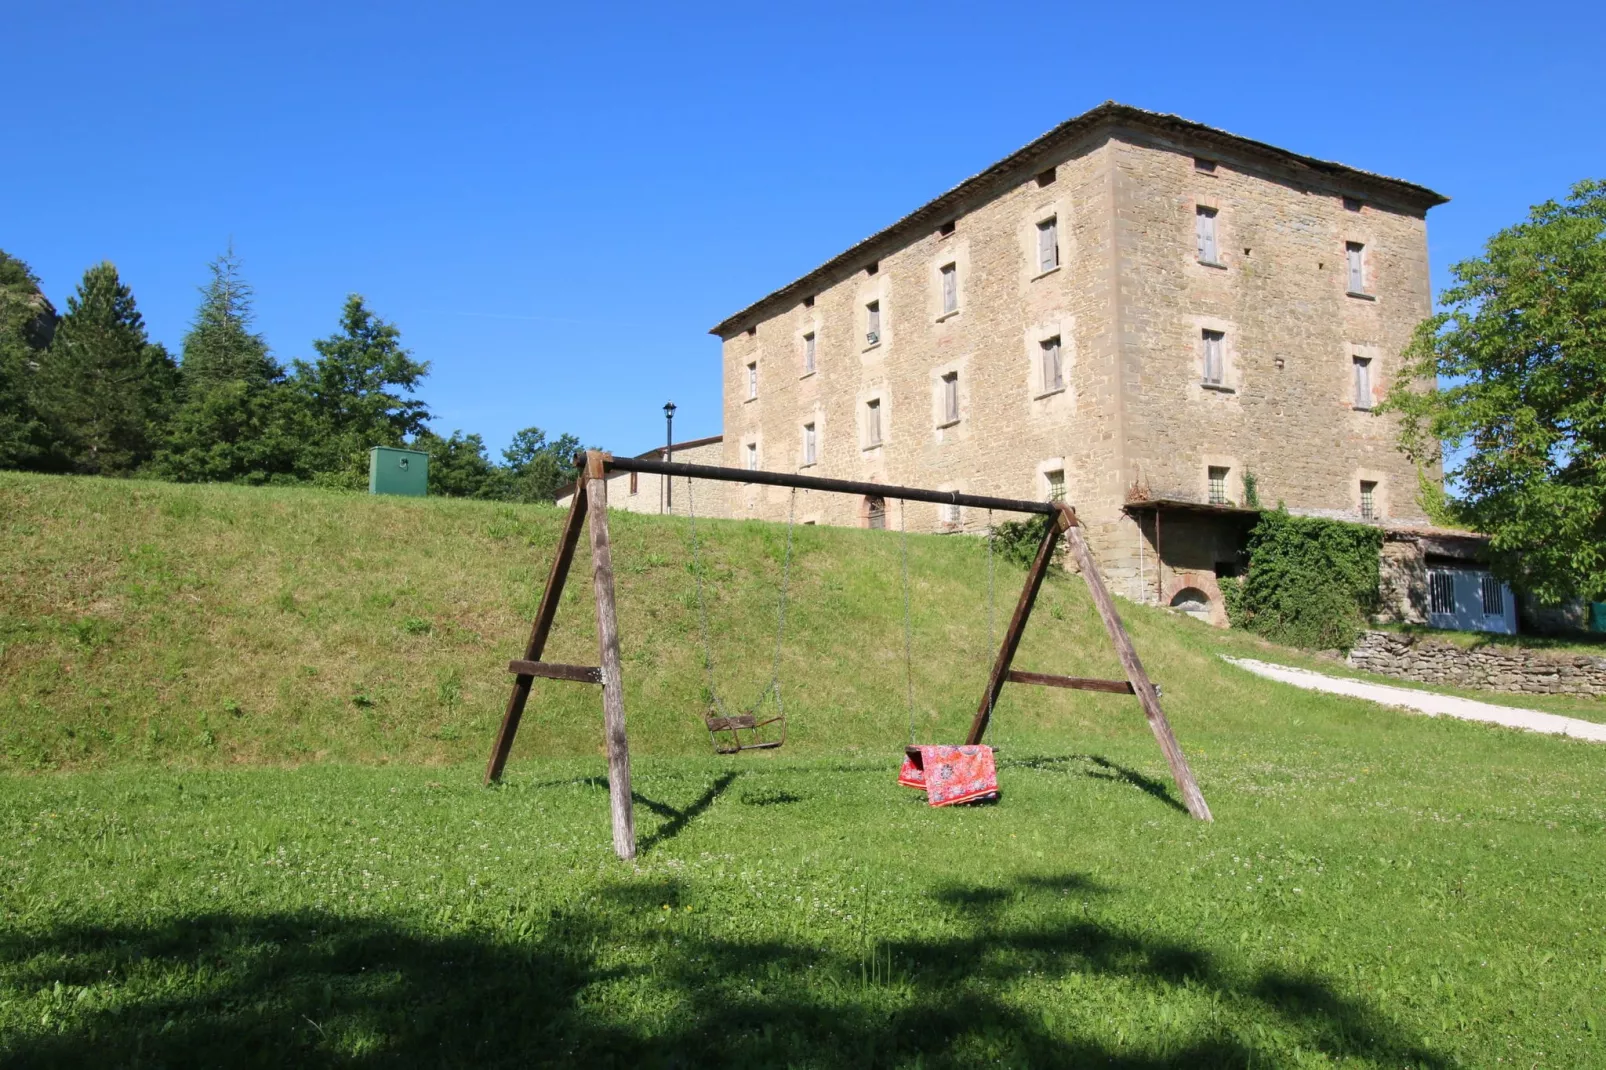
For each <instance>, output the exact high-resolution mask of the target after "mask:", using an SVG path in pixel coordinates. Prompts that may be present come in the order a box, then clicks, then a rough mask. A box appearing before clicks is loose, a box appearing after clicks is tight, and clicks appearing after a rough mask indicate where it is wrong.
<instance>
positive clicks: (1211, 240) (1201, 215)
mask: <svg viewBox="0 0 1606 1070" xmlns="http://www.w3.org/2000/svg"><path fill="white" fill-rule="evenodd" d="M1193 239H1194V245H1195V246H1196V247H1197V252H1198V254H1199V263H1201V264H1216V263H1220V261H1219V260H1218V259H1217V258H1216V210H1215V209H1214V208H1206V207H1204V206H1203V205H1201V206H1200V207H1199V210H1198V212H1197V213H1196V214H1195V215H1194V220H1193Z"/></svg>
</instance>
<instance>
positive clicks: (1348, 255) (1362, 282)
mask: <svg viewBox="0 0 1606 1070" xmlns="http://www.w3.org/2000/svg"><path fill="white" fill-rule="evenodd" d="M1365 250H1366V247H1365V246H1364V245H1362V244H1361V243H1360V242H1358V241H1350V242H1345V243H1344V262H1345V263H1346V264H1347V265H1348V266H1349V292H1350V293H1352V294H1364V293H1365V292H1366V263H1365V259H1364V257H1365Z"/></svg>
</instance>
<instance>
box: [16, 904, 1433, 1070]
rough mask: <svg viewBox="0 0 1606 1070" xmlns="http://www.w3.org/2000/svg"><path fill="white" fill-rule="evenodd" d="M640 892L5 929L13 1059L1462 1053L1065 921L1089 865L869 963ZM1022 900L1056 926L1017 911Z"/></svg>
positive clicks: (347, 1061)
mask: <svg viewBox="0 0 1606 1070" xmlns="http://www.w3.org/2000/svg"><path fill="white" fill-rule="evenodd" d="M659 883H661V884H662V886H661V887H660V886H659ZM638 885H639V886H638ZM619 890H620V891H621V892H622V893H623V894H624V898H623V899H621V900H617V901H616V900H615V898H614V897H612V896H604V897H603V899H602V900H601V901H593V902H592V903H591V905H589V906H587V907H579V908H555V907H547V906H541V907H536V908H532V909H530V910H528V911H527V912H519V911H517V910H515V911H512V912H510V913H509V915H508V916H506V917H505V918H503V917H499V918H497V919H496V923H495V925H494V926H490V925H486V924H484V922H481V923H480V924H479V925H478V926H476V927H474V929H473V930H472V931H470V932H467V933H460V934H453V935H441V934H438V933H430V932H421V931H418V930H417V929H414V928H410V927H408V926H406V925H404V924H400V923H397V922H393V921H388V920H383V919H378V918H344V917H336V916H332V915H329V914H320V913H310V912H309V913H304V914H266V915H247V914H228V913H213V914H201V915H190V916H182V917H174V918H171V919H167V920H165V921H163V922H161V923H159V924H154V925H151V926H148V927H141V926H129V927H120V928H93V927H85V928H63V929H59V930H56V931H53V932H50V933H46V934H43V935H31V936H21V935H15V934H11V935H6V936H0V977H3V978H4V980H5V982H6V984H7V987H8V988H10V989H11V990H12V991H13V992H15V993H38V994H41V995H40V997H39V998H40V999H42V1000H43V1001H45V1002H46V1003H48V1007H45V1008H43V1014H42V1015H40V1014H38V1013H37V1012H35V1011H32V1010H31V1011H30V1014H31V1015H32V1017H30V1018H29V1021H30V1023H33V1022H37V1023H39V1024H37V1025H31V1026H30V1029H29V1030H28V1031H27V1032H23V1031H21V1030H13V1031H12V1033H11V1034H10V1035H8V1036H6V1037H4V1038H0V1064H3V1065H6V1066H19V1067H20V1066H28V1067H39V1066H82V1065H96V1064H105V1065H107V1066H117V1065H136V1064H137V1065H184V1066H230V1067H233V1066H247V1065H297V1066H413V1065H417V1066H466V1065H472V1066H492V1065H509V1066H527V1065H558V1066H632V1067H634V1066H654V1067H681V1066H785V1065H815V1066H882V1065H924V1066H933V1067H938V1066H971V1065H979V1064H982V1063H989V1064H1004V1065H1016V1066H1080V1065H1092V1064H1097V1065H1099V1066H1116V1067H1125V1068H1134V1070H1135V1068H1158V1067H1184V1066H1186V1067H1218V1066H1220V1067H1225V1066H1233V1067H1238V1066H1246V1065H1281V1064H1283V1063H1285V1062H1288V1061H1290V1060H1292V1059H1295V1058H1298V1057H1299V1056H1298V1055H1297V1054H1296V1053H1300V1052H1302V1053H1303V1056H1304V1057H1306V1058H1309V1057H1311V1056H1313V1055H1316V1056H1318V1058H1321V1059H1323V1061H1325V1060H1332V1061H1336V1062H1345V1061H1349V1060H1356V1061H1360V1062H1365V1063H1367V1064H1377V1065H1390V1066H1401V1065H1410V1066H1422V1067H1441V1066H1445V1065H1446V1061H1445V1060H1444V1059H1443V1058H1441V1057H1440V1056H1439V1055H1437V1054H1436V1053H1434V1052H1432V1051H1429V1050H1426V1049H1424V1048H1422V1047H1420V1046H1418V1045H1415V1044H1413V1043H1411V1042H1410V1041H1409V1040H1407V1039H1406V1038H1405V1036H1404V1035H1403V1033H1402V1032H1401V1031H1400V1030H1399V1029H1398V1028H1397V1027H1396V1026H1394V1025H1393V1023H1391V1022H1389V1021H1388V1020H1386V1019H1385V1018H1383V1017H1382V1016H1381V1015H1379V1014H1378V1013H1377V1012H1376V1011H1375V1010H1373V1009H1372V1008H1371V1007H1370V1006H1368V1005H1366V1004H1364V1003H1361V1002H1358V1001H1355V1000H1351V999H1348V998H1346V997H1344V996H1342V995H1340V994H1338V993H1337V992H1336V991H1334V990H1333V989H1332V987H1331V986H1329V985H1328V984H1327V983H1326V982H1325V981H1324V980H1323V979H1321V978H1319V977H1315V976H1309V975H1306V976H1291V975H1286V974H1281V973H1263V974H1259V975H1251V976H1247V977H1245V976H1239V975H1238V974H1236V973H1234V972H1232V971H1229V970H1226V969H1224V968H1222V967H1220V966H1219V965H1217V964H1216V962H1215V961H1214V960H1213V958H1212V957H1211V955H1210V954H1209V953H1208V952H1206V951H1203V950H1201V949H1198V948H1195V947H1190V946H1187V945H1184V944H1180V943H1175V942H1171V941H1167V940H1160V939H1154V938H1152V937H1150V936H1148V935H1146V934H1145V933H1142V932H1131V931H1127V930H1124V929H1121V928H1117V927H1113V926H1106V925H1102V924H1099V923H1097V922H1093V921H1089V920H1086V919H1085V918H1084V919H1077V920H1072V921H1052V920H1046V917H1045V916H1046V915H1048V914H1049V913H1050V912H1053V911H1054V907H1053V904H1052V900H1053V899H1055V898H1058V897H1061V896H1065V895H1067V894H1071V893H1077V894H1078V895H1080V894H1082V893H1089V892H1091V893H1097V892H1098V891H1100V889H1099V888H1098V887H1097V886H1096V885H1092V884H1090V883H1089V882H1087V881H1086V880H1084V879H1083V878H1081V877H1079V876H1077V875H1074V874H1069V875H1063V876H1052V877H1043V878H1037V879H1034V880H1031V881H1026V882H1020V883H1016V884H1009V885H1003V886H1000V887H971V886H953V887H948V888H944V889H941V890H939V891H938V892H937V893H936V895H935V896H934V902H933V909H934V910H937V911H946V912H947V913H949V914H950V916H951V920H952V923H953V924H951V925H949V926H948V927H947V928H946V929H945V931H947V932H954V933H957V935H953V936H941V937H933V938H931V939H922V940H903V941H892V942H886V943H880V944H876V945H873V946H870V947H866V948H864V949H863V950H861V951H858V952H843V951H839V950H832V949H829V948H821V947H820V946H819V942H818V941H814V940H810V941H808V942H807V943H803V942H789V941H786V940H781V939H769V940H764V939H732V938H721V937H718V936H713V935H709V934H708V933H707V932H706V931H703V930H699V929H698V928H696V927H695V926H694V925H693V924H692V923H691V922H690V920H689V919H687V920H684V921H682V922H678V923H674V924H669V923H666V921H665V919H666V918H676V917H681V918H684V917H685V916H683V915H679V916H677V915H665V914H663V913H662V912H661V911H658V910H644V909H641V907H642V905H643V904H657V903H659V902H663V903H672V902H678V901H679V897H680V896H681V895H682V894H684V889H681V888H680V887H679V886H677V885H676V884H675V883H674V882H673V881H670V882H632V883H631V884H628V885H621V886H620V889H619ZM1011 904H1019V905H1021V906H1024V907H1025V908H1026V910H1025V913H1026V914H1027V915H1029V916H1031V917H1032V918H1033V919H1034V920H1033V921H1031V922H1030V923H1026V922H1019V921H1011V918H1010V913H1011V912H1010V907H1011ZM1045 907H1047V908H1048V909H1047V910H1045V909H1044V908H1045ZM1057 913H1059V914H1062V915H1063V914H1064V913H1065V912H1064V911H1062V910H1061V911H1058V912H1057ZM703 924H704V925H705V926H706V923H703ZM1070 982H1074V983H1075V984H1076V986H1077V990H1078V1000H1077V1003H1082V1004H1091V1007H1090V1008H1089V1011H1088V1013H1086V1014H1085V1015H1084V1020H1086V1021H1088V1022H1092V1023H1100V1022H1106V1024H1108V1023H1107V1018H1108V1015H1109V1014H1110V1013H1115V1012H1117V1011H1121V1013H1130V1014H1131V1015H1132V1018H1131V1020H1130V1021H1128V1023H1127V1024H1126V1026H1125V1027H1124V1031H1125V1032H1130V1033H1131V1034H1133V1036H1132V1038H1131V1039H1126V1040H1124V1041H1121V1042H1113V1041H1108V1040H1106V1039H1104V1038H1106V1037H1107V1036H1108V1034H1109V1033H1110V1032H1112V1031H1113V1030H1112V1029H1109V1028H1106V1029H1105V1030H1104V1031H1103V1032H1102V1033H1101V1035H1100V1037H1098V1038H1095V1037H1092V1036H1087V1035H1079V1034H1078V1033H1077V1032H1076V1030H1075V1028H1074V1024H1073V1023H1070V1022H1062V1023H1058V1024H1057V1025H1056V1023H1055V1022H1054V1021H1053V1019H1052V1018H1051V1017H1049V1016H1047V1015H1046V1014H1045V1013H1044V1012H1043V1011H1042V1010H1041V1009H1039V1008H1038V1007H1036V1006H1034V1004H1033V1000H1032V999H1031V994H1032V987H1031V986H1034V985H1035V986H1040V985H1045V984H1049V985H1063V984H1065V983H1070ZM1134 986H1136V988H1137V989H1138V990H1139V991H1140V992H1142V991H1147V993H1148V997H1147V999H1148V1006H1149V1008H1151V1009H1152V1008H1153V1007H1154V1006H1155V1005H1156V1001H1160V1002H1161V1003H1166V1002H1173V1001H1174V1002H1177V1003H1180V1004H1183V1005H1192V1006H1195V1007H1200V1006H1203V1007H1208V1008H1210V1010H1209V1013H1208V1014H1199V1015H1195V1016H1191V1017H1190V1016H1188V1015H1184V1016H1182V1017H1181V1018H1179V1019H1176V1020H1175V1021H1176V1022H1177V1023H1178V1024H1176V1025H1174V1026H1173V1027H1171V1028H1169V1029H1156V1028H1153V1027H1152V1026H1153V1021H1154V1019H1153V1016H1152V1015H1151V1014H1149V1013H1148V1012H1145V1011H1143V1010H1141V1002H1142V1001H1141V999H1140V1006H1139V1007H1138V1008H1129V1009H1127V1010H1122V1008H1123V1007H1125V1006H1126V1005H1125V1004H1123V1002H1122V1000H1123V999H1128V1000H1129V999H1130V995H1131V990H1132V989H1133V988H1134ZM1101 988H1102V990H1103V991H1102V992H1101ZM1123 993H1125V994H1126V995H1125V996H1123ZM1101 998H1108V999H1109V1000H1110V1003H1108V1004H1107V1005H1106V1006H1104V1007H1100V1006H1099V1001H1100V1000H1101ZM1073 1006H1076V1003H1073ZM1073 1013H1074V1012H1073ZM1187 1021H1193V1022H1196V1023H1198V1024H1197V1025H1196V1026H1195V1027H1193V1028H1192V1030H1191V1031H1190V1029H1189V1028H1188V1027H1187V1026H1185V1025H1183V1024H1181V1023H1183V1022H1187ZM1117 1024H1119V1023H1117Z"/></svg>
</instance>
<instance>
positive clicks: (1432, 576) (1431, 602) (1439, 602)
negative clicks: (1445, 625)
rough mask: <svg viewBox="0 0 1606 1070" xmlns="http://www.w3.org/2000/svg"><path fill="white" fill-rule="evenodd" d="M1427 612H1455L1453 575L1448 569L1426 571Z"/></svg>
mask: <svg viewBox="0 0 1606 1070" xmlns="http://www.w3.org/2000/svg"><path fill="white" fill-rule="evenodd" d="M1428 612H1429V613H1454V612H1455V573H1454V572H1451V571H1449V570H1448V569H1442V568H1440V569H1429V570H1428Z"/></svg>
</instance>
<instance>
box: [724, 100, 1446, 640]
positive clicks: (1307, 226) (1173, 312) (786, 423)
mask: <svg viewBox="0 0 1606 1070" xmlns="http://www.w3.org/2000/svg"><path fill="white" fill-rule="evenodd" d="M1444 201H1445V198H1444V197H1442V196H1440V195H1439V194H1437V193H1435V192H1433V191H1432V190H1429V189H1425V188H1423V187H1422V186H1418V185H1413V184H1412V183H1409V182H1403V181H1400V180H1398V179H1393V178H1385V177H1383V176H1381V175H1375V174H1371V173H1369V172H1366V171H1360V170H1357V169H1355V168H1351V167H1346V166H1343V165H1340V164H1336V163H1330V162H1327V161H1324V160H1318V159H1313V158H1311V157H1308V156H1301V155H1298V154H1296V153H1293V152H1289V151H1287V150H1285V149H1280V148H1276V147H1274V146H1271V145H1267V144H1264V143H1261V142H1257V141H1252V140H1249V139H1247V138H1242V137H1237V136H1235V135H1232V134H1228V133H1225V132H1223V131H1220V130H1216V129H1212V128H1211V127H1208V126H1203V125H1200V124H1198V123H1194V122H1189V121H1186V120H1184V119H1180V118H1177V117H1175V116H1171V115H1162V114H1157V113H1154V112H1148V111H1142V110H1139V109H1137V108H1132V107H1127V106H1124V105H1120V104H1115V103H1106V104H1104V105H1101V106H1099V107H1097V108H1094V109H1092V110H1091V111H1089V112H1086V113H1085V114H1083V115H1080V116H1077V117H1076V118H1074V119H1071V120H1069V121H1067V122H1065V123H1063V124H1061V125H1060V126H1058V127H1056V128H1055V129H1053V130H1051V131H1049V132H1048V133H1047V134H1045V135H1043V136H1042V137H1040V138H1038V139H1037V140H1036V141H1033V142H1032V143H1031V144H1029V145H1027V146H1026V147H1024V148H1022V149H1020V150H1019V151H1018V152H1015V153H1013V154H1012V155H1010V156H1008V157H1006V158H1005V159H1003V160H1001V161H999V162H998V163H996V164H994V165H993V166H991V167H989V168H987V169H986V170H985V171H983V172H981V173H980V174H978V175H975V176H974V177H972V178H969V179H967V180H965V181H964V182H962V183H960V184H959V185H958V186H955V187H954V188H953V189H951V190H949V191H948V192H947V193H944V194H943V195H942V196H940V197H938V198H936V199H935V200H933V201H931V202H929V203H928V204H925V205H923V206H921V207H920V208H917V209H916V210H915V211H913V212H911V213H910V214H909V215H907V216H905V217H904V218H902V219H900V220H898V221H897V222H896V223H893V224H892V225H891V226H889V227H887V228H886V229H885V230H882V231H880V232H879V233H877V234H874V235H872V236H871V237H869V238H866V239H865V240H864V241H861V242H859V243H858V244H857V245H855V246H853V247H852V248H850V249H848V250H847V251H845V252H843V253H841V254H840V255H838V256H836V257H834V258H832V259H831V260H829V261H827V262H826V263H825V264H822V265H821V266H819V267H818V268H816V269H814V270H813V271H810V272H809V273H808V274H806V275H804V276H803V277H802V278H800V279H798V280H796V281H794V282H791V283H789V284H787V285H786V286H783V287H781V288H780V289H778V290H776V291H774V292H773V293H771V294H769V295H768V296H765V297H763V298H760V299H759V300H758V301H756V302H754V303H753V304H751V305H749V306H748V307H747V308H744V309H742V310H741V311H739V312H737V313H735V314H734V315H732V316H730V317H729V318H728V319H726V320H724V321H723V322H721V323H720V324H719V325H718V326H716V327H715V328H713V331H712V333H714V334H716V335H718V336H719V337H720V339H721V340H722V343H723V356H724V361H723V364H724V373H723V375H724V382H723V391H724V401H723V404H724V429H725V434H724V442H723V453H724V463H725V464H727V465H731V466H737V467H760V468H766V469H776V470H797V471H804V472H809V473H811V474H817V475H825V476H834V477H838V478H844V479H858V480H869V481H878V482H889V483H903V484H913V485H919V486H933V487H941V488H944V489H957V490H963V491H969V492H972V493H979V494H992V495H1002V496H1008V497H1028V498H1037V499H1043V498H1048V497H1052V496H1059V495H1063V496H1064V498H1065V499H1066V500H1067V501H1069V502H1071V503H1072V504H1073V505H1074V506H1075V507H1076V509H1077V512H1078V514H1079V515H1080V516H1081V518H1082V520H1083V522H1084V524H1085V525H1086V527H1087V530H1088V534H1089V538H1090V541H1091V542H1092V545H1093V547H1094V549H1095V550H1096V552H1097V553H1098V555H1099V558H1100V560H1101V563H1102V565H1103V567H1104V568H1105V570H1106V571H1107V575H1108V578H1109V581H1110V585H1111V588H1112V589H1113V590H1115V591H1117V592H1120V593H1123V594H1125V595H1127V596H1128V597H1130V598H1133V599H1136V600H1141V601H1146V602H1155V601H1159V602H1162V603H1165V604H1173V603H1177V604H1196V607H1197V609H1198V610H1199V611H1200V612H1202V613H1204V614H1205V615H1208V616H1212V617H1218V616H1219V613H1220V609H1219V606H1220V593H1219V589H1218V588H1217V585H1216V576H1217V575H1218V574H1219V573H1220V572H1222V571H1223V570H1227V571H1230V570H1231V569H1233V568H1234V567H1235V562H1236V557H1237V547H1238V546H1239V542H1240V539H1241V531H1242V529H1243V527H1244V524H1245V522H1246V519H1247V518H1250V517H1252V515H1253V514H1252V513H1251V512H1249V511H1248V510H1246V509H1245V508H1244V506H1245V505H1246V504H1253V503H1252V502H1246V498H1249V497H1251V495H1250V493H1249V492H1250V488H1251V487H1253V488H1254V491H1255V495H1254V496H1257V497H1258V499H1259V500H1260V501H1262V502H1265V503H1267V504H1268V505H1273V504H1276V503H1277V502H1279V501H1280V502H1284V503H1286V504H1287V505H1288V507H1289V508H1290V509H1292V510H1294V511H1297V512H1308V513H1317V514H1323V515H1330V516H1335V517H1347V518H1350V519H1363V518H1365V519H1374V520H1377V521H1380V522H1405V523H1425V522H1426V517H1425V516H1423V515H1422V513H1421V510H1420V509H1419V507H1418V505H1417V504H1416V501H1415V493H1416V488H1417V475H1416V473H1415V471H1413V469H1412V468H1411V466H1410V465H1409V463H1408V462H1407V461H1406V460H1405V459H1404V458H1403V457H1402V456H1401V455H1400V454H1399V453H1398V452H1397V451H1396V449H1395V447H1394V424H1393V421H1392V420H1390V419H1387V418H1382V417H1379V416H1377V415H1375V414H1374V413H1373V412H1372V411H1371V409H1372V406H1373V405H1374V403H1375V402H1376V401H1377V400H1378V399H1379V398H1381V397H1382V396H1383V394H1384V393H1385V392H1386V390H1387V389H1388V386H1389V383H1390V379H1391V377H1392V376H1393V375H1394V373H1395V369H1396V368H1397V366H1398V364H1397V362H1398V359H1399V354H1400V352H1401V350H1402V348H1403V347H1404V345H1405V344H1406V342H1407V341H1408V339H1409V337H1410V334H1411V331H1412V329H1413V328H1414V327H1415V326H1416V324H1417V323H1418V322H1419V321H1420V320H1421V319H1422V318H1423V317H1424V316H1426V315H1427V314H1428V312H1429V311H1430V302H1431V295H1430V291H1429V286H1428V260H1427V229H1426V214H1427V211H1428V209H1429V208H1432V207H1433V206H1435V205H1438V204H1442V203H1444ZM1430 476H1431V477H1433V478H1438V473H1436V472H1435V473H1430ZM787 495H788V492H787V491H785V490H780V489H776V488H767V487H760V486H756V485H751V486H733V487H731V488H730V491H729V500H728V506H729V509H730V512H731V515H733V516H736V517H744V516H750V517H762V518H766V519H771V520H784V519H785V517H786V510H787ZM800 495H801V496H800V498H799V501H798V505H797V510H798V517H799V520H800V521H815V522H819V523H831V524H864V525H871V526H880V525H886V526H890V527H897V526H898V523H899V522H900V516H899V513H898V508H897V506H896V505H895V504H893V505H892V506H891V511H890V512H888V511H887V510H886V509H885V508H884V507H883V503H880V502H877V501H863V500H858V501H855V500H849V499H847V498H845V497H843V496H840V495H829V494H817V493H816V494H806V493H801V492H800ZM906 509H907V514H906V516H904V517H903V520H904V522H906V523H907V524H908V526H909V527H910V529H911V530H920V531H978V530H981V529H982V528H983V527H984V526H985V524H986V523H987V517H986V516H984V515H981V516H978V515H972V514H971V513H969V512H957V511H955V510H953V509H952V508H951V507H946V506H944V507H938V506H932V505H923V504H916V503H910V504H909V505H907V506H906ZM999 519H1003V518H999Z"/></svg>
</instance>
